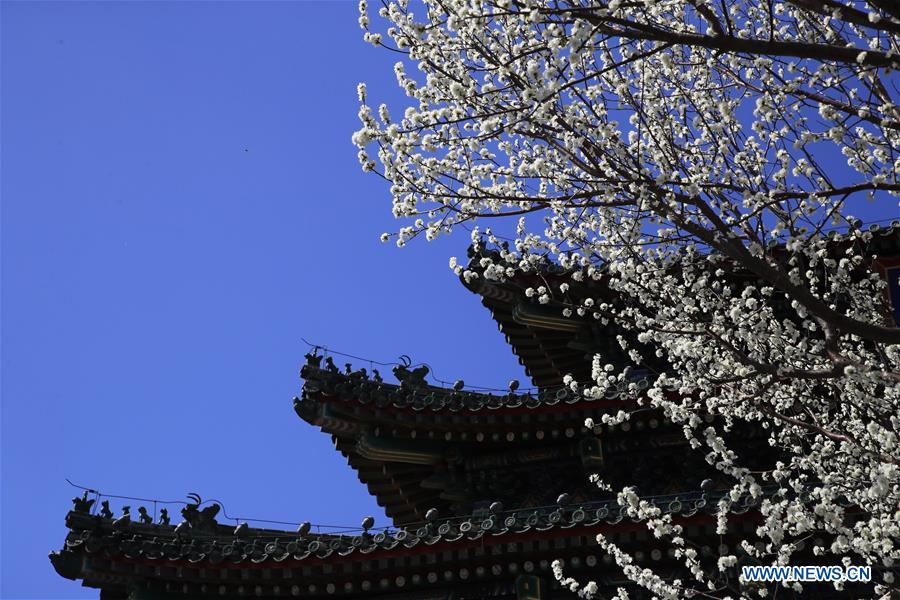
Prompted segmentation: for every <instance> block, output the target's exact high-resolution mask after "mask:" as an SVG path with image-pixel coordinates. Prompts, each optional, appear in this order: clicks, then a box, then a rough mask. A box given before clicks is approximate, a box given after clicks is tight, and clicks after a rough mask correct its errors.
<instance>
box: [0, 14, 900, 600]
mask: <svg viewBox="0 0 900 600" xmlns="http://www.w3.org/2000/svg"><path fill="white" fill-rule="evenodd" d="M0 17H2V24H0V27H2V29H0V38H2V42H0V43H2V48H0V50H2V64H0V67H2V107H0V111H2V113H0V117H2V130H0V136H2V139H0V142H2V143H0V152H2V165H0V168H2V177H0V185H2V189H0V192H2V216H0V227H2V230H0V238H2V249H0V253H2V265H0V266H2V297H0V308H2V324H0V329H2V340H0V342H2V348H0V352H2V354H0V361H2V363H0V364H2V413H0V445H2V447H0V450H2V458H0V461H2V462H0V470H2V486H0V558H2V560H0V562H2V570H0V597H2V598H4V599H9V598H26V597H30V598H76V597H94V598H96V596H97V594H96V591H92V590H85V589H82V588H80V587H79V585H78V584H77V583H74V582H70V581H67V580H64V579H62V578H60V577H58V576H57V575H56V574H55V573H54V572H53V570H52V568H51V567H50V563H49V561H48V560H47V553H48V552H49V551H50V550H53V549H58V548H59V547H60V546H61V544H62V541H63V538H64V535H65V533H66V529H65V526H64V523H63V518H64V516H65V513H66V511H67V510H68V508H69V506H70V498H71V497H72V496H73V495H75V494H76V490H74V489H72V488H70V487H69V486H68V485H67V484H66V483H65V478H67V477H68V478H70V479H71V480H73V481H75V482H78V483H82V484H84V485H89V486H92V487H95V488H99V489H100V490H102V491H104V492H106V493H109V494H124V495H134V496H141V497H162V498H172V499H179V498H183V497H184V495H185V494H186V493H188V492H194V491H196V492H198V493H200V494H201V495H202V496H204V497H214V498H217V499H219V500H221V501H223V502H224V504H225V506H226V509H227V511H228V512H229V513H230V514H232V515H239V516H243V517H257V518H269V519H277V520H285V521H302V520H310V521H313V522H316V523H326V524H343V525H354V526H355V525H357V524H358V523H359V522H360V521H361V519H362V517H363V516H365V515H367V514H372V515H375V516H376V518H377V519H378V521H379V522H380V523H385V520H384V517H383V514H382V513H381V512H380V510H379V509H378V507H377V506H376V505H375V504H374V502H373V501H372V500H371V499H370V498H369V497H368V495H367V493H366V491H365V489H364V488H363V486H362V485H361V484H359V483H358V482H357V480H356V478H355V475H354V474H353V473H352V472H351V470H350V469H349V467H347V465H346V464H345V463H344V461H343V460H342V459H341V457H340V456H339V455H338V454H337V453H336V452H335V451H334V450H333V448H332V447H331V442H330V439H329V437H328V436H325V435H323V434H321V433H319V432H318V431H315V430H314V429H313V428H311V427H310V426H308V425H306V424H305V423H303V422H302V421H300V420H299V419H298V418H297V417H296V416H295V414H294V412H293V410H292V404H291V398H292V397H293V396H294V395H297V394H299V388H300V383H301V382H300V380H299V377H298V371H299V367H300V364H301V363H302V361H303V354H304V353H305V352H306V351H307V347H306V345H305V344H304V343H303V342H302V341H301V337H303V338H306V339H308V340H313V341H316V342H318V343H322V344H328V345H330V346H332V347H334V348H336V349H339V350H343V351H345V352H349V353H352V354H357V355H360V356H368V357H372V358H374V359H380V360H394V359H395V358H396V357H397V356H398V355H400V354H408V355H410V356H411V357H412V358H413V360H414V361H415V362H419V361H427V362H429V363H430V364H431V365H433V366H434V367H435V369H437V373H438V375H439V376H441V377H442V378H443V379H447V380H453V379H456V378H457V377H463V378H465V380H466V381H467V382H469V383H472V384H476V385H479V384H480V385H497V386H501V385H503V384H504V382H506V381H508V380H509V379H510V378H512V377H519V378H522V379H523V380H524V378H523V375H522V373H521V369H520V368H519V367H518V365H517V364H516V361H515V359H514V358H513V356H512V354H511V352H510V351H509V349H508V347H507V346H506V344H505V343H504V341H503V337H502V335H501V334H500V333H498V332H497V328H496V326H495V325H494V324H493V322H492V321H491V320H490V317H489V314H488V313H487V311H486V310H485V309H483V308H482V307H481V306H480V304H479V302H478V300H477V298H476V297H475V296H473V295H472V294H470V293H469V292H467V291H466V290H465V289H464V288H463V287H462V285H461V284H460V283H459V282H458V281H457V280H456V278H455V277H454V276H453V274H452V272H451V271H450V270H449V269H448V268H447V257H448V256H449V255H451V254H457V255H460V256H462V255H464V252H465V247H466V245H467V244H468V240H467V239H466V237H465V236H456V237H451V238H442V239H441V240H440V241H439V242H436V243H434V244H431V245H425V244H423V243H416V244H412V245H411V247H410V248H409V249H407V250H398V249H397V248H396V247H394V246H393V245H392V244H387V245H385V244H382V243H381V242H380V241H379V240H378V237H379V235H380V234H381V233H382V232H383V231H387V230H393V229H395V228H396V226H397V224H396V223H395V222H394V221H393V220H392V218H391V216H390V207H389V197H388V190H387V187H386V185H385V184H384V182H382V181H381V180H380V179H378V178H377V177H375V176H372V175H365V174H363V173H362V172H361V171H360V170H359V167H358V164H357V159H356V149H355V148H354V147H353V146H352V145H351V143H350V135H351V133H352V132H353V131H354V130H355V129H356V128H357V127H358V120H357V117H356V112H357V109H358V103H357V99H356V84H357V82H359V81H360V80H365V81H366V82H367V83H368V84H369V96H370V98H372V99H373V100H374V101H375V102H380V101H389V102H392V103H393V105H394V108H393V109H392V112H393V113H394V114H400V113H401V111H400V110H399V109H398V108H396V106H397V103H402V102H405V100H406V99H405V97H403V96H401V95H400V94H399V93H398V92H397V91H396V86H395V82H394V75H393V71H392V65H393V63H394V61H395V60H396V56H395V55H393V54H390V53H386V52H383V51H378V50H375V49H373V48H372V47H371V46H369V45H367V44H365V43H364V42H362V40H361V32H360V30H359V28H358V27H357V25H356V17H357V13H356V2H355V1H332V2H320V3H315V2H253V3H249V2H193V3H175V2H159V3H144V2H97V3H92V2H65V3H56V2H11V1H4V2H2V3H0ZM888 206H889V207H890V208H882V207H878V208H874V209H870V211H871V213H870V214H871V216H872V217H873V218H885V217H888V218H889V217H892V216H896V214H897V213H896V205H895V204H893V203H892V204H890V205H888ZM857 214H859V215H860V216H863V217H868V216H869V215H864V214H861V213H857ZM340 362H343V361H342V360H340ZM360 366H365V365H360ZM129 504H132V507H133V508H135V509H136V505H137V504H138V503H134V502H130V503H129ZM113 506H114V508H116V509H118V507H119V506H120V503H119V502H114V503H113Z"/></svg>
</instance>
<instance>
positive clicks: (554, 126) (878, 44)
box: [353, 0, 900, 597]
mask: <svg viewBox="0 0 900 600" xmlns="http://www.w3.org/2000/svg"><path fill="white" fill-rule="evenodd" d="M840 4H841V5H844V6H845V7H846V8H845V9H842V10H838V9H837V8H835V7H837V6H838V4H837V3H829V4H828V7H830V8H822V3H815V2H776V3H763V2H757V1H754V0H725V1H723V2H715V3H712V2H705V1H703V0H700V1H697V0H654V1H652V2H651V1H648V2H620V1H618V0H611V1H609V2H600V1H597V2H591V1H589V0H553V1H552V2H551V1H544V0H518V1H515V2H505V1H504V2H501V1H499V0H494V1H488V2H472V1H470V0H441V1H440V2H439V1H437V0H424V1H423V2H422V3H418V4H413V5H408V4H407V2H405V1H400V0H397V1H390V0H387V1H386V2H385V4H384V6H383V7H382V8H380V9H379V15H380V16H381V17H382V18H384V19H386V20H387V21H388V23H389V25H390V27H389V28H388V29H387V30H386V31H387V35H386V37H384V38H382V37H381V36H380V35H378V34H375V33H371V32H369V31H368V27H369V16H368V12H367V10H368V8H367V6H366V3H365V2H362V3H361V5H360V8H361V16H360V25H361V26H362V27H363V28H364V29H366V39H367V40H368V41H369V42H370V43H373V44H375V45H378V46H384V47H392V49H393V50H396V51H399V52H403V53H405V54H406V57H405V60H404V61H403V62H401V63H399V64H398V65H397V66H396V67H395V74H396V77H397V82H398V84H399V85H400V87H401V88H402V89H403V91H404V93H405V94H406V95H407V96H408V97H409V98H410V104H409V106H408V107H405V109H404V110H403V111H402V114H401V112H398V111H395V114H397V115H400V116H401V118H400V119H396V118H392V117H391V115H390V114H389V112H388V109H387V107H381V108H378V109H375V108H372V107H370V105H369V103H368V102H369V101H368V97H367V94H366V90H365V88H364V87H361V88H360V90H359V97H360V102H361V107H360V111H359V118H360V122H361V128H360V129H359V131H357V132H356V133H355V134H354V135H353V142H354V144H355V145H356V146H357V147H358V152H359V161H360V164H361V166H362V168H363V169H365V170H367V171H376V172H378V173H379V174H380V175H381V176H383V177H384V178H385V179H386V180H388V181H389V182H390V186H391V188H390V191H391V196H392V200H393V213H394V215H395V216H396V217H398V218H402V219H408V220H409V222H410V223H411V224H409V225H406V226H404V227H402V228H401V229H400V230H399V231H398V232H397V234H396V242H397V244H398V245H404V244H406V243H407V242H408V241H409V240H411V239H412V238H415V237H417V236H419V235H422V236H424V237H426V238H427V239H434V238H435V237H436V236H438V235H440V234H442V233H449V232H450V231H452V230H453V229H454V228H455V227H456V226H459V225H466V226H468V225H471V224H474V222H477V221H478V220H481V219H497V218H501V219H502V218H507V217H510V218H515V219H516V220H517V221H516V222H517V226H516V232H515V240H514V241H513V242H511V243H510V244H509V246H508V247H507V246H502V247H503V251H502V253H501V256H500V258H499V259H497V258H491V259H488V260H486V261H484V262H483V264H481V263H479V264H475V265H469V267H463V266H462V265H460V264H457V262H456V261H455V260H454V261H452V262H451V268H453V269H454V270H455V271H456V273H457V274H458V275H459V276H461V277H463V278H464V279H465V281H467V282H472V281H473V280H475V279H476V278H479V277H484V278H487V279H494V280H506V279H509V278H511V277H514V276H515V275H516V274H518V273H529V274H534V273H535V272H537V271H538V270H539V269H540V266H541V264H543V263H544V262H545V261H546V259H547V258H548V257H549V258H552V259H554V260H555V261H556V262H558V263H559V264H560V265H561V266H562V267H563V268H564V269H566V270H567V273H569V275H570V279H571V280H570V281H567V282H565V283H564V284H563V285H562V286H561V285H559V284H553V285H551V284H549V283H545V284H535V285H534V286H533V287H532V288H530V289H529V290H528V291H527V296H528V297H529V299H530V301H532V302H536V303H540V304H544V305H546V306H547V307H558V308H559V310H560V311H561V312H562V313H563V314H564V315H566V316H567V317H571V318H581V319H586V320H595V321H596V322H598V324H604V323H610V322H615V323H616V324H617V325H619V326H621V327H622V328H624V329H626V330H627V331H629V332H630V333H631V334H633V335H631V336H623V337H622V338H621V339H619V343H620V345H621V346H622V348H623V350H624V351H625V352H626V353H627V354H628V356H629V357H630V358H631V360H632V361H634V362H635V363H638V364H642V363H646V361H648V360H654V361H656V362H657V363H662V364H666V365H667V367H666V369H665V372H664V373H661V374H660V377H659V379H658V380H657V382H656V384H655V386H654V387H652V388H651V389H650V390H649V394H648V401H649V402H650V403H651V404H652V405H653V406H655V407H657V408H658V409H660V410H662V411H663V412H664V413H665V415H666V417H667V418H668V419H670V420H671V421H673V422H676V423H678V424H680V425H681V426H682V427H683V430H684V432H685V435H686V437H687V438H688V440H689V441H690V444H691V446H692V447H694V448H696V449H698V451H703V452H705V453H706V454H705V456H706V459H707V461H708V462H709V463H710V464H711V465H713V466H714V467H715V468H716V469H718V471H720V472H721V476H722V477H723V478H726V479H729V480H731V482H732V489H731V490H730V494H728V496H727V497H726V500H725V501H724V502H723V503H722V504H721V505H720V506H719V517H718V523H717V525H718V528H719V530H720V531H727V530H728V529H729V526H730V523H729V506H730V503H735V502H739V501H742V499H744V498H748V497H752V498H754V499H759V498H760V495H761V492H760V490H761V489H762V488H763V487H767V486H776V487H777V488H778V489H779V493H778V494H776V495H775V496H773V497H771V498H767V499H765V500H763V501H761V502H760V504H759V508H760V511H761V512H762V519H763V520H762V522H761V524H760V526H759V528H758V530H757V532H756V536H755V537H752V536H751V537H752V539H747V540H745V543H744V544H742V545H741V548H742V551H743V552H745V553H748V554H751V555H752V556H753V557H754V558H755V559H756V560H759V561H762V562H768V563H771V564H787V563H788V562H789V561H790V559H791V556H793V555H794V554H795V553H796V552H798V551H799V550H798V549H799V548H800V547H802V546H803V545H804V543H803V541H804V540H807V539H808V538H810V537H812V539H819V540H820V542H817V543H815V544H813V545H814V550H815V551H816V552H817V553H820V554H823V555H828V554H831V555H833V556H834V558H835V559H836V560H841V561H854V564H870V565H880V566H891V565H893V561H894V560H895V557H896V556H897V555H898V554H897V553H898V551H900V509H898V506H900V330H898V329H897V328H895V327H893V326H892V324H890V323H888V322H886V314H887V311H886V307H885V304H884V302H885V298H886V294H885V289H884V284H883V282H882V281H881V279H880V278H879V276H878V274H877V273H875V272H874V271H873V268H872V264H873V263H872V259H873V257H872V252H871V251H870V250H869V249H868V248H870V247H871V245H872V234H871V233H869V232H867V231H863V230H862V229H860V227H859V225H858V223H857V221H856V219H855V218H854V217H853V216H852V210H853V207H854V206H855V205H856V204H857V203H858V202H860V201H862V200H865V199H868V200H871V201H873V202H876V203H877V204H878V205H880V206H883V207H884V209H883V210H884V214H885V215H887V216H892V215H896V214H897V201H896V196H897V195H898V193H900V182H898V177H897V173H898V171H900V151H898V150H900V93H898V87H897V85H896V80H895V79H894V80H893V81H891V77H895V75H892V74H891V73H892V70H893V71H894V72H895V71H896V70H897V69H900V36H898V31H900V9H897V8H896V7H895V6H894V5H893V4H892V3H890V2H881V1H879V2H865V1H863V0H842V2H841V3H840ZM387 38H390V40H388V39H387ZM373 150H374V152H375V155H374V157H373V155H371V154H370V152H372V151H373ZM824 156H833V157H842V158H841V160H843V168H842V169H840V168H835V164H836V162H835V160H831V159H829V160H823V159H822V158H821V157H824ZM532 214H533V215H535V216H538V217H539V219H531V218H530V217H529V216H530V215H532ZM470 222H472V223H470ZM836 227H838V228H843V229H844V230H846V232H845V233H844V234H843V236H842V237H841V239H833V236H831V235H828V234H827V232H828V230H829V229H834V228H836ZM486 235H487V236H488V237H489V241H492V240H491V238H492V237H493V236H491V234H490V233H489V232H487V233H486ZM481 238H482V233H481V232H480V231H479V229H478V228H477V227H475V228H474V230H473V238H472V239H473V243H474V244H475V246H476V248H475V249H476V250H478V249H479V248H481V246H480V245H479V244H480V243H481ZM493 242H494V244H495V245H497V246H501V245H500V244H499V243H497V240H493ZM592 284H595V285H600V284H602V286H603V287H604V289H608V290H609V291H610V292H611V293H612V294H614V295H615V296H616V298H618V299H619V301H617V302H615V303H613V302H609V301H608V300H607V301H604V300H603V299H601V298H600V297H599V296H597V295H592V294H587V295H585V294H582V293H581V292H579V291H578V290H583V289H585V288H586V287H589V286H590V285H592ZM628 340H637V341H638V344H634V343H632V342H629V341H628ZM648 349H649V350H648ZM648 352H649V353H650V354H651V355H650V356H645V355H646V354H647V353H648ZM607 362H609V361H608V360H604V359H603V357H598V358H597V359H596V360H595V362H594V365H593V382H587V384H585V382H581V385H579V383H578V382H574V381H568V382H567V385H569V386H570V387H571V388H572V389H573V390H576V391H577V392H578V393H582V394H585V395H588V396H590V397H600V396H602V395H604V394H606V393H607V392H608V391H609V390H610V389H611V388H615V389H616V390H617V391H620V390H621V389H623V388H626V389H627V388H628V386H629V380H628V378H627V376H626V375H625V374H624V373H623V372H617V371H616V368H615V367H613V366H612V365H607V364H606V363H607ZM632 391H636V390H632ZM673 392H674V393H673ZM706 417H712V420H711V422H710V421H708V420H707V418H706ZM627 418H628V416H627V412H625V411H623V412H622V413H620V414H618V415H610V416H608V417H607V418H606V419H605V421H606V423H608V424H616V423H623V422H624V421H625V420H626V419H627ZM735 423H751V424H752V426H754V427H758V428H761V429H762V430H764V431H766V432H767V433H768V435H769V443H770V444H771V445H773V446H775V447H777V448H778V449H780V451H782V452H783V453H784V454H785V455H786V456H788V457H789V460H788V459H786V460H785V461H784V462H783V463H780V464H778V465H777V466H775V467H773V468H771V469H769V470H765V471H762V472H760V471H758V470H757V471H753V472H751V471H750V470H749V469H748V468H747V467H746V466H745V464H744V463H743V461H742V459H741V457H740V456H739V455H738V454H737V453H736V452H735V450H734V449H732V448H729V447H728V444H727V443H726V441H725V440H726V439H727V438H728V436H727V435H726V431H727V430H728V429H730V428H731V427H733V425H734V424H735ZM591 426H594V424H593V423H592V424H591ZM623 500H624V501H625V503H626V505H627V506H629V507H630V508H629V510H635V511H637V514H638V515H639V516H640V517H641V518H644V519H645V520H647V521H648V524H652V523H657V521H661V522H662V525H663V526H669V527H672V525H671V524H667V523H666V522H665V521H664V520H661V519H659V518H658V517H656V516H654V515H653V514H652V511H650V512H649V513H648V512H647V511H646V510H644V509H642V508H641V505H640V502H639V501H638V502H637V505H634V506H633V505H632V502H631V500H630V496H628V495H627V494H626V496H625V497H624V498H623ZM651 526H658V525H651ZM661 531H662V533H661V535H665V536H666V537H667V538H668V539H670V541H671V543H672V545H673V546H674V548H675V550H676V551H677V556H679V557H680V558H681V559H683V560H685V561H686V562H685V564H686V566H687V568H688V569H689V570H690V571H691V573H693V576H694V578H695V579H696V580H697V582H699V583H700V584H702V585H703V586H709V585H713V584H712V583H710V582H713V581H716V580H718V579H717V578H716V577H715V576H714V575H715V573H705V572H704V571H703V569H701V568H700V566H699V563H698V562H696V556H695V554H696V553H695V552H694V551H693V549H691V548H689V547H687V546H686V545H685V544H684V541H683V540H682V539H681V537H680V534H677V533H674V532H669V531H667V530H665V527H663V529H662V530H661ZM601 544H604V548H605V549H606V550H607V552H609V553H610V555H612V556H613V557H614V558H615V560H616V562H617V564H619V565H620V567H621V568H622V569H623V571H624V572H625V573H626V575H627V576H628V577H629V578H630V579H632V580H633V581H635V582H637V583H639V584H640V585H642V586H644V587H646V588H648V589H650V590H651V591H652V593H654V594H656V595H657V596H659V597H676V596H678V595H679V594H682V593H683V592H684V590H685V589H688V588H690V589H695V588H694V587H691V586H688V585H687V584H684V585H681V584H679V585H675V584H672V583H666V582H663V581H662V580H661V579H660V578H659V577H657V576H656V575H654V574H653V573H652V572H648V570H647V569H642V568H639V567H637V566H636V565H635V564H634V561H633V560H631V559H630V558H629V557H628V556H627V555H626V554H624V553H622V552H621V551H619V550H618V549H617V548H615V546H614V545H612V544H611V543H609V542H608V541H603V542H601ZM734 556H735V555H734V554H731V553H724V554H723V555H722V556H721V557H720V560H719V561H718V564H717V565H715V567H714V568H713V569H712V570H714V571H718V570H728V569H733V568H734ZM560 577H562V575H560ZM567 585H573V582H569V583H567ZM879 585H880V586H881V587H879V588H878V593H882V594H886V593H891V591H892V590H893V592H897V588H896V587H892V586H893V585H894V584H893V583H892V582H891V581H889V580H888V579H885V580H884V581H882V582H880V583H879ZM594 587H595V586H590V584H588V585H585V586H577V587H576V588H573V589H574V590H575V591H577V592H578V593H579V594H583V595H586V596H590V595H591V594H592V593H593V591H592V590H594Z"/></svg>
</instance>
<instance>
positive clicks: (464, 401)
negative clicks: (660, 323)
mask: <svg viewBox="0 0 900 600" xmlns="http://www.w3.org/2000/svg"><path fill="white" fill-rule="evenodd" d="M314 358H315V357H314ZM316 364H317V359H316V360H313V364H309V365H306V366H305V367H304V368H303V370H302V372H301V374H302V376H303V377H304V379H305V384H304V387H303V394H302V396H301V397H300V398H296V399H295V401H294V408H295V410H296V412H297V414H298V415H299V416H300V417H301V418H303V419H304V420H305V421H307V422H308V423H310V424H313V425H316V426H317V427H320V428H321V429H322V431H323V432H325V433H328V434H330V435H331V436H332V439H333V440H334V444H335V448H336V449H337V450H338V451H340V452H341V453H342V454H343V455H344V456H346V457H347V460H348V463H349V464H350V466H351V467H353V468H354V469H355V470H356V472H357V475H358V476H359V478H360V481H362V482H363V483H364V484H366V485H367V487H368V489H369V492H370V493H371V494H372V495H373V496H374V497H375V498H376V501H377V502H378V503H379V505H381V506H383V507H384V508H385V511H386V513H387V515H388V517H390V518H392V519H393V520H394V522H395V524H398V525H399V524H403V523H408V522H415V521H420V520H422V519H423V518H424V516H425V514H426V512H427V511H428V510H429V509H430V508H434V507H437V508H440V509H441V510H442V511H443V512H447V511H451V512H454V513H456V514H460V511H461V512H462V513H467V512H469V511H470V510H471V507H472V506H473V504H474V503H477V502H479V501H482V500H485V499H486V498H494V499H498V498H499V499H503V500H510V499H512V498H518V499H519V500H520V501H524V500H529V501H531V502H532V503H539V502H541V501H546V500H547V499H548V498H547V497H548V495H550V494H555V493H558V491H559V490H560V489H568V490H570V491H573V492H574V491H577V490H579V489H592V487H593V486H590V485H589V484H587V475H589V474H590V473H591V472H594V471H596V470H598V469H599V468H600V466H601V465H603V464H604V461H605V468H604V471H605V472H611V471H615V470H616V469H618V468H624V467H625V466H626V465H627V466H628V470H629V472H630V471H631V470H633V468H634V466H633V464H632V463H631V462H629V459H632V460H633V459H635V458H636V457H640V456H643V455H645V454H648V453H655V454H665V455H667V457H678V460H679V461H680V462H683V460H684V458H683V457H681V455H682V454H686V453H687V447H686V442H685V439H684V435H683V434H682V432H681V431H680V430H679V429H676V428H671V427H664V426H663V421H662V419H661V417H660V415H658V414H656V412H655V411H651V410H649V409H641V410H639V411H638V412H636V413H635V414H634V415H633V416H632V421H631V422H629V423H626V424H623V425H622V426H620V427H619V428H615V427H613V428H608V427H607V428H606V429H607V431H605V432H604V436H603V440H602V441H601V440H598V439H597V437H596V436H595V434H594V432H591V431H588V430H587V429H586V428H585V426H584V423H585V419H586V418H588V417H592V418H594V419H595V420H598V421H599V418H600V415H602V414H603V413H605V412H615V411H617V410H619V409H620V408H621V407H622V406H624V404H623V403H625V402H627V403H630V404H633V403H634V401H635V398H636V397H637V396H638V395H639V394H640V392H641V391H642V390H643V389H645V388H646V387H648V386H649V385H650V381H649V379H648V378H647V377H646V376H645V375H637V376H636V377H635V378H634V379H633V380H632V382H631V388H632V389H631V390H628V389H627V386H623V388H622V389H621V390H618V391H611V392H610V393H609V394H607V397H606V398H604V399H600V400H586V399H584V398H583V397H582V396H581V395H579V394H574V393H571V391H570V390H568V388H551V389H544V390H540V391H539V392H531V393H523V394H516V393H512V392H510V393H507V394H485V393H476V392H467V391H464V390H454V389H445V388H440V387H436V386H431V385H427V384H425V383H424V381H423V380H419V381H413V380H412V379H410V378H406V379H404V381H403V383H401V384H399V385H397V384H389V383H386V382H383V381H378V380H373V379H369V378H368V377H367V376H365V375H362V374H360V373H349V374H347V373H340V372H337V370H336V369H334V368H332V369H321V368H319V367H318V366H316ZM631 408H632V409H638V407H637V406H631ZM632 428H633V429H634V431H632V432H631V433H628V432H629V430H631V429H632ZM666 460H668V459H661V460H658V461H656V460H654V461H649V460H648V461H647V463H648V465H658V466H660V469H661V471H662V472H661V473H660V474H657V475H652V474H649V473H648V474H647V475H648V478H650V479H653V480H656V481H659V482H662V481H664V480H665V477H664V476H662V475H663V474H664V472H665V468H666V467H665V463H666ZM670 472H673V471H671V470H670ZM698 481H699V479H698ZM679 489H680V488H679Z"/></svg>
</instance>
